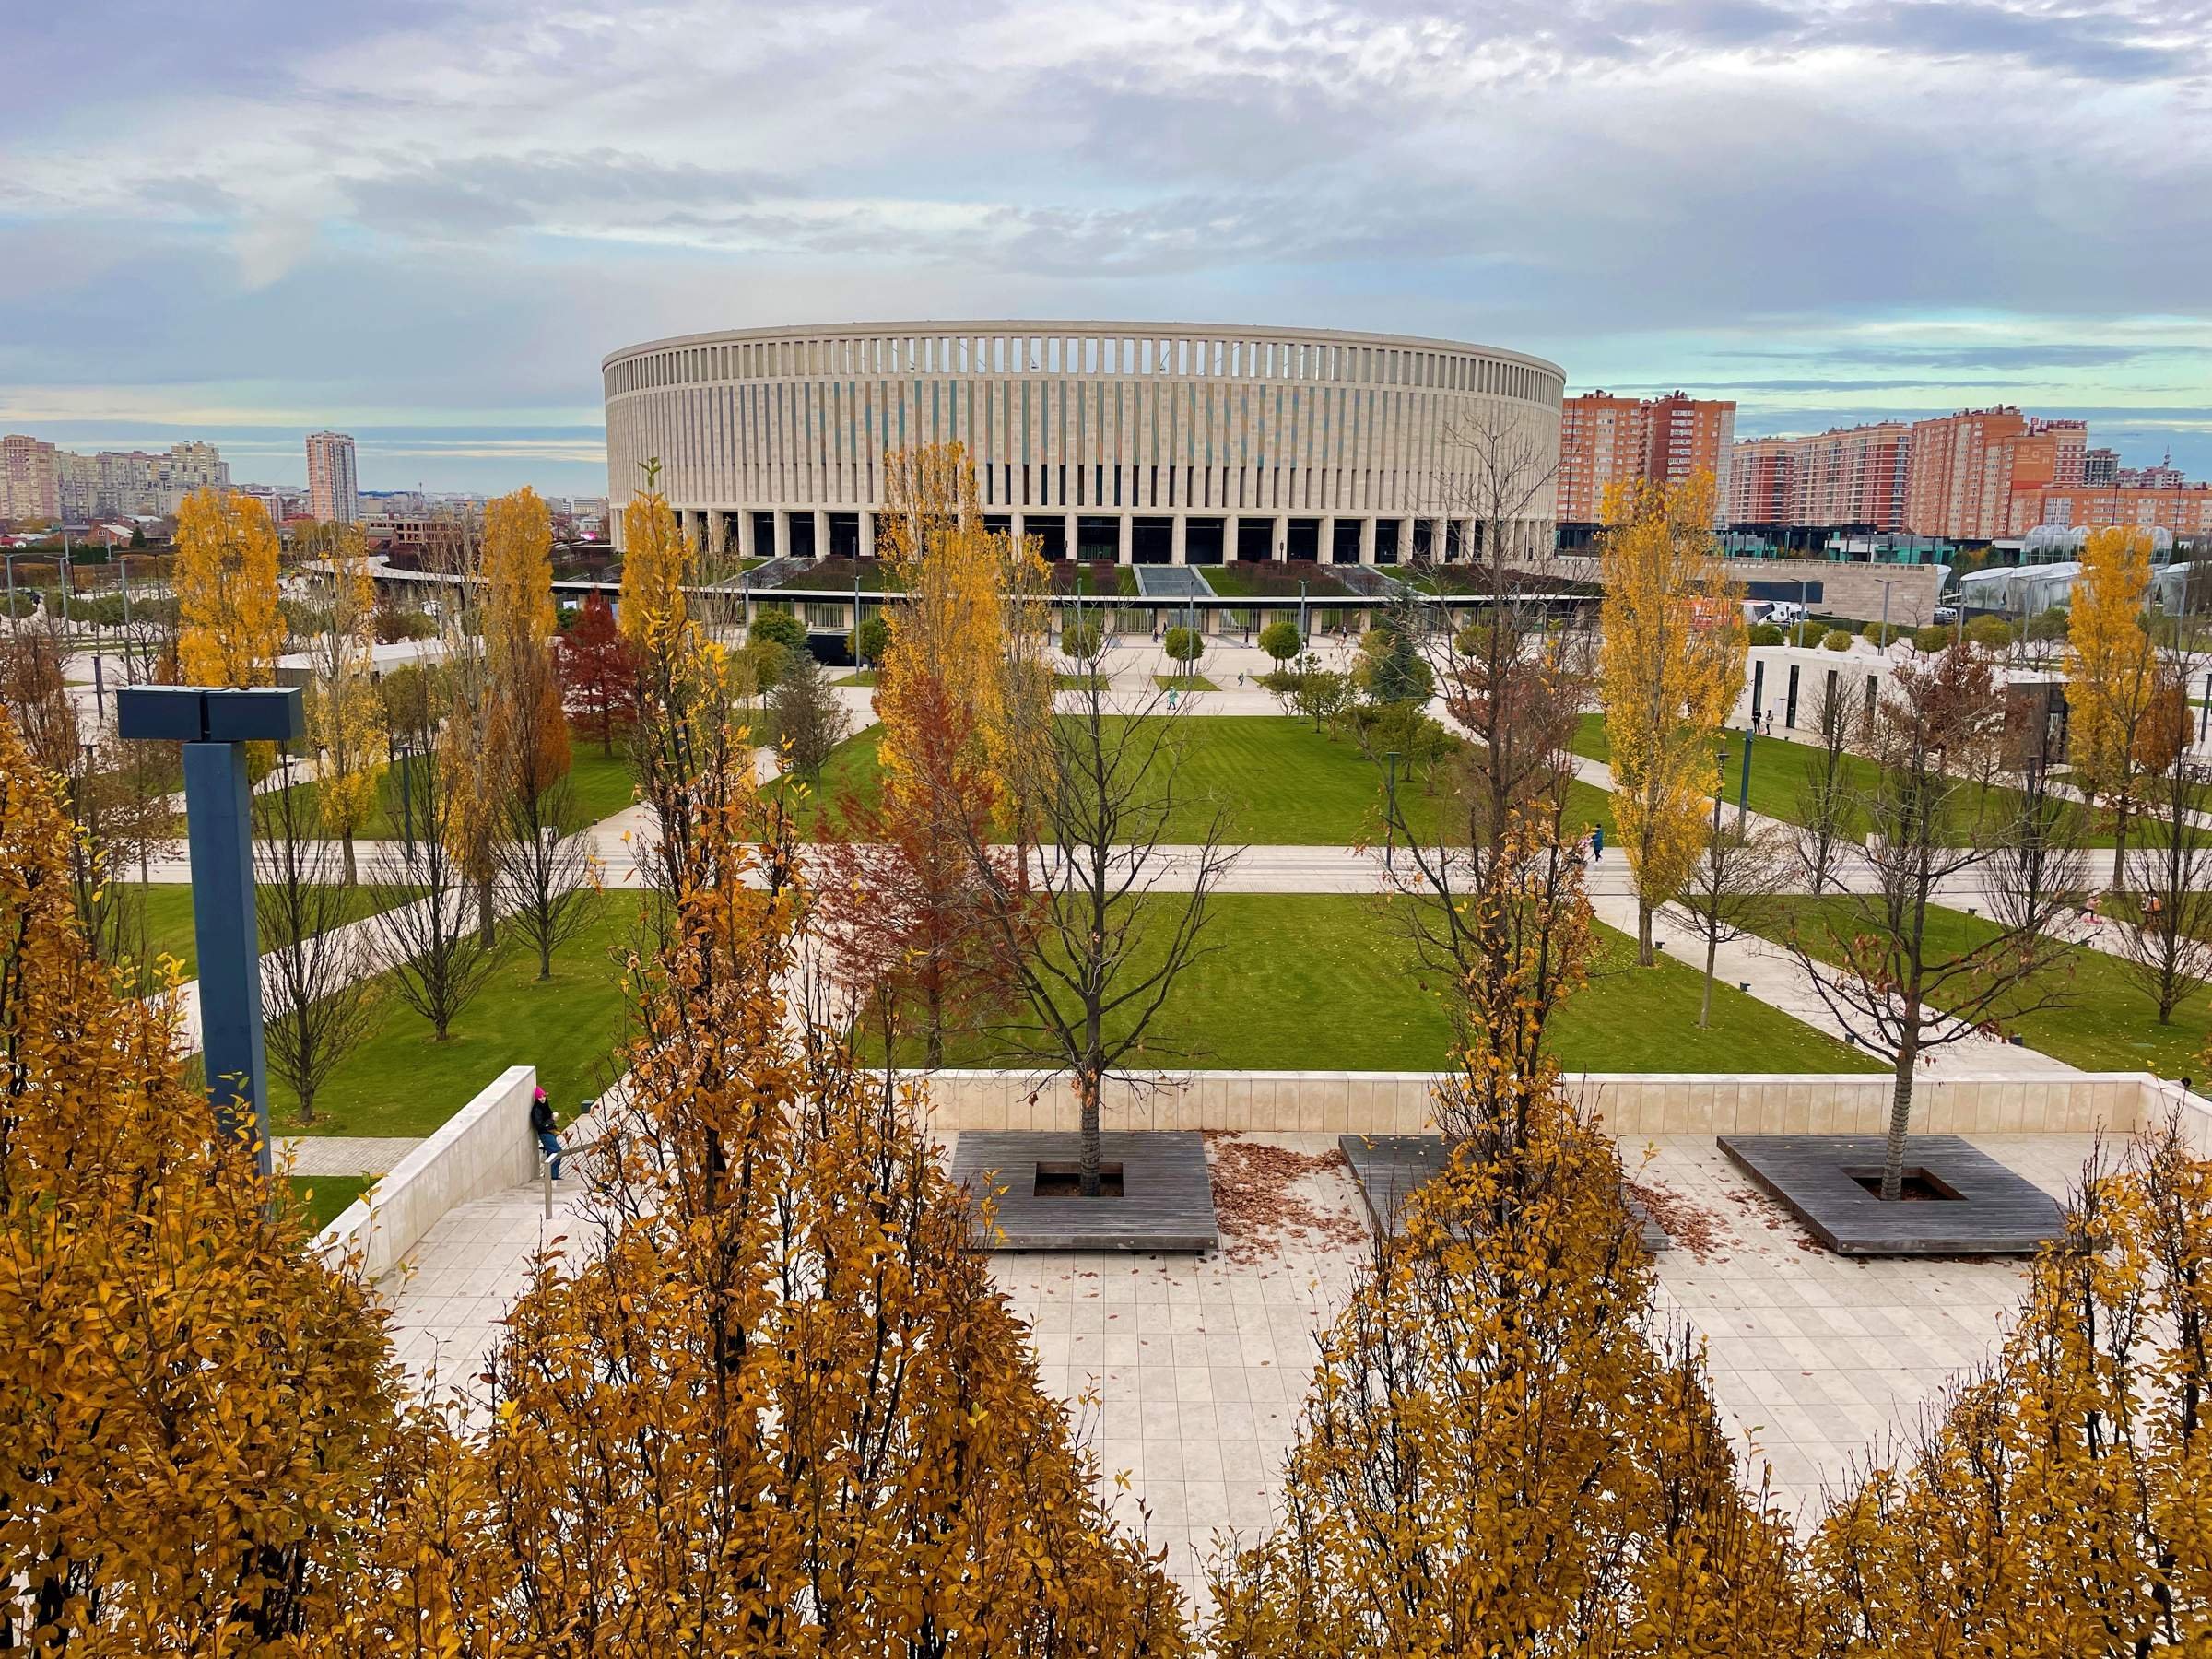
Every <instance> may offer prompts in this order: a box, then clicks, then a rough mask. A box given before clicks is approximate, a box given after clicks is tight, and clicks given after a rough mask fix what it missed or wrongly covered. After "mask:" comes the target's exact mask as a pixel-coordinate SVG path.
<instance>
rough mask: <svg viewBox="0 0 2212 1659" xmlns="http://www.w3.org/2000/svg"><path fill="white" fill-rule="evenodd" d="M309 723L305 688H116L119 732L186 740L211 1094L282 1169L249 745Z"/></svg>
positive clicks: (265, 1165) (278, 739) (224, 1122)
mask: <svg viewBox="0 0 2212 1659" xmlns="http://www.w3.org/2000/svg"><path fill="white" fill-rule="evenodd" d="M305 729H306V719H305V712H304V709H303V707H302V700H301V694H300V689H299V688H298V687H296V686H283V687H269V688H254V689H252V690H244V691H231V690H210V689H204V688H199V687H196V686H127V687H124V688H121V689H119V690H118V691H117V692H116V693H115V730H116V734H117V735H119V736H123V737H134V738H151V739H155V740H162V741H169V742H182V744H183V746H184V823H185V836H186V841H187V844H188V845H189V847H190V849H191V854H192V925H193V937H194V943H195V944H196V945H197V946H198V947H199V957H200V1053H201V1055H202V1057H203V1059H204V1060H205V1062H206V1071H207V1096H208V1100H209V1101H210V1102H211V1103H212V1104H213V1106H214V1108H215V1114H216V1121H217V1123H218V1124H220V1125H221V1127H222V1128H223V1130H224V1131H225V1132H226V1133H229V1134H233V1135H240V1134H249V1133H250V1134H251V1135H252V1136H253V1143H254V1147H255V1157H256V1158H257V1159H259V1161H260V1165H261V1172H262V1173H263V1174H264V1175H267V1174H268V1173H269V1172H270V1168H271V1163H270V1150H271V1147H270V1141H269V1073H268V1062H267V1059H266V1057H265V1054H264V1053H263V1049H262V1034H261V930H260V927H259V924H258V923H257V921H256V919H255V916H254V913H253V789H252V785H251V784H250V783H249V782H248V780H247V777H246V748H245V746H246V745H247V744H248V743H288V742H289V741H291V740H292V739H293V738H295V737H298V736H300V735H301V733H302V732H304V731H305Z"/></svg>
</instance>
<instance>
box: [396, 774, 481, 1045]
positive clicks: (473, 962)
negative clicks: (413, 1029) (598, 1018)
mask: <svg viewBox="0 0 2212 1659" xmlns="http://www.w3.org/2000/svg"><path fill="white" fill-rule="evenodd" d="M453 783H454V774H453V771H451V770H450V769H449V768H448V767H446V766H444V765H442V764H439V763H436V762H433V764H431V765H429V766H423V767H418V768H417V769H416V771H415V773H414V780H413V782H412V784H411V786H410V787H411V789H412V792H413V806H412V812H413V817H414V820H415V825H416V829H415V834H414V836H413V837H412V839H409V840H404V841H398V842H396V843H394V842H391V841H387V842H385V843H384V844H383V846H382V849H381V850H380V851H379V852H378V853H376V854H375V855H374V856H373V857H372V858H371V869H370V903H371V906H372V907H373V908H374V912H375V921H374V924H373V925H374V930H375V934H376V936H377V938H378V940H379V941H380V942H381V943H382V951H381V952H380V953H379V954H380V955H381V956H382V958H383V959H386V960H388V961H389V962H391V964H392V967H391V970H390V980H391V987H392V994H394V995H395V996H397V997H398V998H399V999H400V1001H402V1002H403V1003H405V1004H406V1006H408V1007H410V1008H412V1009H414V1010H415V1012H416V1013H418V1014H419V1015H421V1016H422V1017H423V1018H425V1019H427V1020H429V1022H430V1030H431V1032H432V1034H433V1035H434V1036H435V1038H436V1039H437V1041H440V1042H443V1041H446V1039H447V1038H448V1037H450V1036H451V1035H452V1034H453V1021H454V1020H455V1019H456V1018H459V1017H460V1014H461V1011H462V1009H464V1008H465V1007H466V1006H468V1004H469V1003H470V1002H471V1001H472V1000H474V998H475V997H476V994H477V992H479V991H481V990H482V989H483V988H484V982H485V981H486V980H487V979H488V978H489V977H490V975H491V971H492V968H493V965H494V964H495V963H496V962H497V960H498V958H497V957H496V956H495V955H494V954H493V952H492V948H491V945H490V942H489V941H488V940H487V939H486V937H485V936H484V932H483V929H482V927H481V926H479V925H477V924H476V918H475V916H474V915H473V914H472V912H475V910H476V909H477V893H476V885H475V882H474V881H473V880H472V879H471V877H469V876H468V874H467V873H466V871H465V869H464V867H463V866H462V865H461V864H460V863H459V861H458V860H457V859H456V858H455V857H454V855H453V842H454V841H455V839H456V837H455V835H454V833H453V823H454V819H455V816H456V813H457V811H458V804H457V803H456V802H455V801H454V799H453Z"/></svg>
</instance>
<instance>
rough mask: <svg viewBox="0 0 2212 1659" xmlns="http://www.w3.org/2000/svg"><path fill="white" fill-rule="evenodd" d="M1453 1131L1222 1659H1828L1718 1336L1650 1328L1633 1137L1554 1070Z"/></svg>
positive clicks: (1314, 1394) (1355, 1312) (1341, 1367)
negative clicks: (1456, 1134)
mask: <svg viewBox="0 0 2212 1659" xmlns="http://www.w3.org/2000/svg"><path fill="white" fill-rule="evenodd" d="M1516 1018H1517V1017H1516ZM1508 1096H1510V1097H1511V1098H1510V1101H1509V1100H1507V1099H1506V1098H1505V1097H1508ZM1437 1112H1438V1115H1439V1118H1440V1120H1441V1121H1444V1122H1454V1123H1458V1124H1463V1125H1465V1126H1466V1128H1467V1131H1468V1132H1467V1133H1466V1135H1465V1137H1464V1138H1463V1139H1461V1140H1460V1142H1459V1144H1458V1146H1457V1147H1455V1149H1454V1150H1453V1156H1452V1160H1451V1162H1450V1164H1449V1165H1448V1166H1447V1168H1446V1169H1445V1170H1444V1171H1442V1172H1441V1174H1439V1175H1438V1176H1436V1177H1435V1178H1434V1179H1432V1180H1430V1182H1427V1183H1426V1184H1425V1185H1423V1186H1422V1187H1421V1188H1420V1189H1419V1190H1418V1191H1417V1192H1416V1193H1415V1194H1412V1195H1411V1196H1410V1197H1409V1198H1408V1199H1407V1200H1406V1204H1405V1207H1404V1209H1403V1211H1402V1212H1401V1217H1400V1220H1401V1226H1400V1228H1399V1229H1398V1230H1396V1231H1395V1232H1394V1234H1393V1235H1392V1236H1387V1237H1384V1238H1383V1239H1382V1240H1381V1241H1379V1242H1378V1244H1377V1248H1376V1256H1375V1262H1374V1265H1373V1266H1372V1267H1371V1269H1369V1270H1368V1271H1367V1273H1366V1274H1365V1275H1364V1276H1363V1277H1362V1278H1361V1280H1360V1281H1359V1284H1357V1285H1356V1286H1355V1287H1354V1288H1353V1290H1352V1293H1351V1298H1350V1300H1349V1302H1348V1303H1347V1306H1346V1307H1345V1309H1344V1311H1343V1312H1341V1313H1340V1314H1339V1315H1338V1316H1337V1318H1336V1321H1335V1324H1333V1325H1332V1326H1331V1327H1330V1328H1329V1329H1328V1330H1327V1331H1326V1332H1324V1334H1323V1335H1322V1337H1321V1339H1320V1348H1321V1351H1320V1359H1319V1364H1318V1366H1317V1368H1316V1370H1315V1372H1314V1376H1313V1380H1312V1385H1311V1387H1310V1389H1309V1392H1308V1394H1307V1398H1306V1404H1305V1409H1304V1415H1303V1418H1302V1421H1301V1422H1300V1428H1299V1434H1298V1439H1297V1441H1296V1443H1295V1444H1294V1445H1293V1447H1292V1449H1291V1452H1290V1455H1289V1459H1288V1465H1287V1467H1286V1471H1285V1474H1284V1477H1283V1488H1282V1497H1281V1502H1280V1514H1279V1518H1278V1519H1277V1521H1276V1523H1275V1524H1274V1525H1273V1526H1272V1528H1271V1529H1270V1530H1269V1531H1268V1532H1266V1533H1265V1535H1263V1536H1262V1538H1261V1539H1260V1540H1259V1542H1258V1543H1257V1544H1256V1545H1255V1546H1253V1547H1250V1548H1247V1549H1244V1550H1242V1551H1241V1552H1240V1553H1236V1554H1232V1555H1229V1556H1226V1557H1224V1558H1222V1559H1218V1561H1217V1562H1216V1563H1215V1564H1214V1567H1213V1571H1212V1580H1213V1594H1214V1601H1215V1606H1216V1618H1215V1623H1214V1628H1213V1631H1212V1634H1213V1638H1214V1641H1213V1652H1214V1653H1217V1654H1218V1655H1219V1656H1220V1659H1305V1656H1306V1655H1309V1654H1318V1653H1374V1654H1383V1653H1389V1654H1445V1653H1454V1654H1456V1653H1483V1654H1500V1655H1502V1654H1536V1653H1578V1654H1604V1655H1625V1654H1640V1655H1652V1656H1653V1659H1657V1656H1658V1655H1663V1654H1664V1655H1681V1654H1706V1655H1713V1656H1715V1659H1718V1656H1720V1655H1731V1656H1739V1655H1740V1656H1747V1659H1760V1656H1771V1659H1785V1656H1788V1659H1794V1656H1795V1655H1798V1654H1802V1653H1806V1652H1809V1651H1811V1650H1810V1649H1809V1648H1808V1647H1807V1646H1806V1631H1807V1628H1808V1618H1807V1610H1806V1598H1805V1596H1804V1594H1803V1593H1802V1588H1801V1585H1800V1583H1799V1580H1798V1575H1797V1568H1796V1552H1795V1549H1794V1540H1793V1537H1792V1534H1791V1530H1790V1526H1789V1524H1788V1521H1787V1519H1786V1518H1785V1517H1784V1516H1783V1514H1782V1513H1781V1512H1779V1510H1777V1509H1776V1508H1775V1507H1774V1506H1773V1505H1772V1504H1771V1502H1770V1501H1769V1500H1768V1499H1767V1496H1766V1493H1765V1490H1764V1488H1763V1485H1762V1486H1760V1487H1757V1488H1747V1486H1746V1484H1745V1482H1744V1481H1743V1479H1742V1477H1741V1474H1740V1471H1739V1468H1738V1465H1737V1461H1736V1456H1735V1448H1734V1446H1733V1444H1732V1443H1731V1441H1730V1437H1729V1434H1728V1431H1727V1430H1725V1429H1724V1427H1723V1426H1722V1423H1721V1420H1720V1415H1719V1412H1718V1410H1717V1408H1716V1406H1715V1405H1714V1402H1713V1399H1712V1394H1711V1392H1710V1390H1709V1387H1708V1385H1707V1382H1706V1378H1705V1374H1704V1367H1703V1363H1702V1360H1701V1359H1700V1354H1699V1349H1698V1345H1697V1344H1696V1343H1695V1342H1694V1341H1693V1340H1692V1339H1691V1338H1690V1336H1689V1335H1688V1332H1687V1331H1682V1330H1677V1331H1675V1332H1673V1333H1672V1334H1670V1335H1666V1336H1665V1337H1658V1338H1655V1337H1654V1335H1653V1332H1652V1331H1651V1328H1650V1317H1651V1315H1650V1306H1651V1298H1652V1296H1653V1293H1654V1284H1653V1280H1654V1275H1653V1269H1652V1264H1651V1259H1650V1257H1648V1256H1647V1255H1646V1254H1645V1253H1644V1252H1643V1250H1642V1247H1641V1244H1640V1243H1639V1241H1638V1240H1637V1237H1636V1230H1635V1228H1634V1226H1633V1225H1632V1224H1631V1222H1630V1219H1629V1216H1628V1213H1627V1210H1626V1209H1625V1207H1624V1206H1623V1205H1622V1202H1621V1184H1620V1183H1621V1165H1620V1157H1619V1153H1618V1149H1617V1148H1616V1147H1615V1146H1614V1144H1613V1141H1612V1138H1611V1137H1610V1136H1609V1135H1606V1134H1605V1133H1604V1131H1603V1130H1602V1129H1601V1128H1599V1127H1598V1126H1597V1125H1596V1124H1594V1123H1593V1122H1591V1121H1589V1120H1587V1119H1585V1118H1583V1117H1582V1116H1580V1115H1579V1114H1578V1113H1577V1112H1575V1110H1574V1109H1573V1107H1572V1106H1571V1103H1570V1102H1569V1101H1568V1100H1567V1098H1566V1096H1565V1093H1564V1091H1563V1090H1562V1088H1560V1085H1559V1076H1558V1071H1557V1067H1556V1065H1555V1063H1553V1062H1552V1061H1550V1060H1549V1059H1548V1058H1546V1059H1544V1060H1542V1061H1539V1062H1538V1063H1537V1064H1536V1065H1535V1066H1534V1067H1533V1069H1531V1070H1528V1071H1524V1072H1522V1073H1520V1074H1519V1075H1517V1076H1514V1077H1504V1076H1501V1075H1500V1074H1498V1073H1496V1072H1494V1071H1488V1070H1470V1071H1469V1072H1468V1073H1467V1074H1466V1075H1465V1076H1464V1077H1459V1078H1455V1079H1453V1081H1452V1082H1451V1083H1449V1084H1447V1085H1445V1086H1444V1087H1443V1088H1441V1089H1440V1090H1439V1100H1438V1104H1437Z"/></svg>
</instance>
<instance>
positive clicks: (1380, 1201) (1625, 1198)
mask: <svg viewBox="0 0 2212 1659" xmlns="http://www.w3.org/2000/svg"><path fill="white" fill-rule="evenodd" d="M1336 1145H1337V1147H1338V1149H1339V1150H1341V1151H1342V1152H1343V1153H1344V1157H1345V1161H1346V1162H1347V1163H1349V1164H1350V1165H1351V1166H1352V1179H1353V1180H1354V1181H1356V1182H1359V1198H1360V1202H1361V1203H1363V1204H1365V1205H1366V1206H1367V1219H1368V1223H1369V1225H1370V1226H1371V1227H1372V1228H1373V1229H1374V1230H1375V1232H1376V1233H1377V1234H1378V1235H1380V1234H1382V1233H1383V1232H1384V1231H1386V1230H1387V1232H1388V1233H1389V1234H1390V1236H1391V1237H1393V1238H1395V1237H1396V1236H1397V1235H1398V1233H1399V1232H1400V1231H1401V1230H1403V1223H1404V1218H1405V1210H1406V1201H1407V1200H1408V1199H1410V1198H1411V1197H1412V1196H1413V1194H1415V1193H1416V1192H1418V1190H1419V1189H1420V1188H1421V1187H1423V1186H1425V1185H1427V1184H1428V1182H1430V1179H1432V1178H1433V1177H1435V1176H1436V1175H1438V1174H1441V1172H1442V1171H1443V1168H1444V1166H1445V1165H1446V1164H1447V1163H1449V1162H1450V1161H1451V1152H1450V1149H1449V1147H1448V1146H1447V1144H1446V1142H1445V1140H1444V1137H1443V1136H1442V1135H1338V1136H1337V1137H1336ZM1620 1196H1621V1202H1622V1203H1623V1204H1625V1205H1627V1206H1628V1207H1629V1217H1630V1219H1631V1220H1633V1221H1634V1222H1635V1223H1636V1230H1637V1236H1638V1237H1640V1238H1641V1240H1642V1241H1643V1247H1644V1249H1645V1250H1647V1251H1649V1252H1651V1253H1653V1255H1656V1254H1658V1253H1659V1252H1661V1251H1663V1250H1671V1249H1673V1248H1674V1243H1673V1241H1672V1240H1670V1239H1668V1237H1667V1236H1666V1230H1665V1229H1664V1228H1663V1227H1661V1226H1660V1225H1659V1223H1658V1222H1656V1221H1654V1220H1653V1219H1652V1218H1651V1215H1650V1213H1649V1212H1648V1211H1647V1210H1645V1208H1644V1207H1643V1206H1642V1205H1641V1204H1640V1203H1638V1202H1637V1201H1636V1198H1635V1195H1634V1194H1630V1193H1623V1194H1621V1195H1620Z"/></svg>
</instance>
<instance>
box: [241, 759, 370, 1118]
mask: <svg viewBox="0 0 2212 1659" xmlns="http://www.w3.org/2000/svg"><path fill="white" fill-rule="evenodd" d="M326 799H327V792H326V791H324V790H316V789H297V788H295V789H265V790H261V791H259V792H257V793H256V794H254V796H253V886H254V901H253V903H254V917H255V921H256V922H257V924H258V925H259V927H260V930H261V941H260V942H261V1004H262V1024H263V1029H264V1037H265V1047H266V1049H267V1052H268V1061H269V1073H270V1075H271V1076H272V1077H277V1078H279V1079H280V1080H282V1082H283V1083H284V1084H285V1086H286V1087H287V1088H289V1089H290V1090H291V1091H292V1094H293V1096H294V1098H295V1099H297V1100H298V1101H299V1102H300V1120H299V1121H300V1126H301V1127H302V1128H305V1127H308V1126H309V1125H312V1124H313V1123H314V1121H315V1098H316V1097H317V1096H318V1095H320V1094H321V1093H322V1092H323V1087H324V1084H325V1083H327V1082H328V1081H329V1080H330V1077H331V1076H332V1074H333V1073H334V1072H335V1071H336V1070H337V1068H338V1067H339V1066H340V1065H343V1064H344V1063H345V1061H346V1058H347V1056H348V1055H349V1054H351V1053H354V1051H355V1050H357V1049H359V1047H360V1045H361V1043H362V1041H364V1040H365V1039H366V1038H367V1037H368V1035H369V1030H370V1028H371V1025H372V1024H373V1023H374V1022H375V1019H376V1015H377V1011H378V1006H379V1001H380V999H379V994H378V983H377V978H376V962H375V953H374V951H372V950H371V947H370V939H371V932H372V930H371V928H369V927H367V926H355V925H353V924H354V923H355V922H357V921H358V920H359V914H358V907H357V906H356V905H355V904H354V902H353V901H352V894H353V891H354V872H353V871H352V870H351V869H348V870H347V872H346V875H347V880H346V885H345V886H343V887H340V886H338V885H337V884H336V883H335V882H333V881H332V880H331V879H330V876H331V871H330V867H329V860H328V859H327V858H325V857H324V856H323V848H324V841H325V837H326V835H327V833H328V832H327V830H326V829H325V826H324V818H323V813H324V802H325V800H326Z"/></svg>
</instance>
